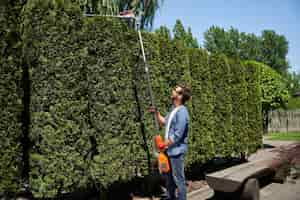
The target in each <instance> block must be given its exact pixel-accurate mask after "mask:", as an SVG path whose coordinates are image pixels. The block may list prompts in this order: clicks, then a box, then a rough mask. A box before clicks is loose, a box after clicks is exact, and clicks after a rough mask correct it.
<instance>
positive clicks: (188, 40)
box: [173, 19, 199, 48]
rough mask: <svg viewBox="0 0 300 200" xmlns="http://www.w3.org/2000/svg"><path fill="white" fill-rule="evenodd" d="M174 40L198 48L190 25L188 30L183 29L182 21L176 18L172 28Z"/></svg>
mask: <svg viewBox="0 0 300 200" xmlns="http://www.w3.org/2000/svg"><path fill="white" fill-rule="evenodd" d="M173 34H174V41H177V42H181V43H183V45H184V46H185V47H190V48H198V47H199V44H198V41H197V39H196V38H194V37H193V34H192V29H191V27H188V31H186V30H185V28H184V26H183V24H182V22H181V21H180V20H179V19H177V20H176V23H175V25H174V28H173Z"/></svg>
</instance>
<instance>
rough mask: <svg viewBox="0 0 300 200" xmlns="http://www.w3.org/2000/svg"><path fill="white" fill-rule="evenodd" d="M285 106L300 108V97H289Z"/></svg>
mask: <svg viewBox="0 0 300 200" xmlns="http://www.w3.org/2000/svg"><path fill="white" fill-rule="evenodd" d="M286 107H287V109H289V110H294V109H300V97H292V98H289V99H288V103H287V106H286Z"/></svg>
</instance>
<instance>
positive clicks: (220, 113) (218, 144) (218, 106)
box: [209, 55, 237, 156]
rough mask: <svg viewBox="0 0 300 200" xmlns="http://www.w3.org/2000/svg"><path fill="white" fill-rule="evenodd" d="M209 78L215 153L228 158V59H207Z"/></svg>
mask: <svg viewBox="0 0 300 200" xmlns="http://www.w3.org/2000/svg"><path fill="white" fill-rule="evenodd" d="M209 65H210V69H211V78H212V81H213V90H212V91H213V94H214V99H213V113H214V131H213V136H214V142H215V153H216V155H219V156H230V155H231V153H232V152H233V144H234V143H235V142H237V141H234V137H233V135H232V99H231V84H230V81H231V72H230V66H229V63H228V59H227V58H226V57H225V56H224V55H211V56H210V58H209Z"/></svg>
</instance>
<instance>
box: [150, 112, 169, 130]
mask: <svg viewBox="0 0 300 200" xmlns="http://www.w3.org/2000/svg"><path fill="white" fill-rule="evenodd" d="M149 111H150V112H152V113H154V114H155V115H156V117H157V120H158V122H159V125H160V126H161V127H162V126H164V125H165V124H166V119H165V118H164V117H163V116H162V115H161V114H160V112H159V111H158V110H157V109H156V108H154V107H151V108H150V109H149Z"/></svg>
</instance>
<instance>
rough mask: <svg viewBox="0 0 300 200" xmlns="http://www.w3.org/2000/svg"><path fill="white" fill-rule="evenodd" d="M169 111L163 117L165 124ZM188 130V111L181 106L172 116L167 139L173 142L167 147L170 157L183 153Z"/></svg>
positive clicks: (185, 147)
mask: <svg viewBox="0 0 300 200" xmlns="http://www.w3.org/2000/svg"><path fill="white" fill-rule="evenodd" d="M173 109H174V108H173ZM170 113H171V112H170ZM170 113H169V114H167V116H166V117H165V119H166V124H168V120H169V116H170ZM188 130H189V113H188V110H187V108H186V107H185V106H181V108H180V109H179V110H178V111H177V112H176V114H175V116H174V117H173V119H172V121H171V126H170V130H169V139H171V140H172V141H173V144H172V145H170V146H169V147H168V149H167V153H168V155H169V156H170V157H172V156H178V155H181V154H185V153H186V152H187V148H188Z"/></svg>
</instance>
